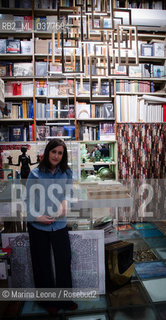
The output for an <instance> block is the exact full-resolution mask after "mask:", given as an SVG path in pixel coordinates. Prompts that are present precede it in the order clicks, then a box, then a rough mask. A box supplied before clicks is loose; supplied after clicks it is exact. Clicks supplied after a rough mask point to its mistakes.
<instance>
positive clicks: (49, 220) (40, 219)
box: [36, 214, 55, 224]
mask: <svg viewBox="0 0 166 320" xmlns="http://www.w3.org/2000/svg"><path fill="white" fill-rule="evenodd" d="M36 221H37V222H40V223H44V224H52V223H53V222H55V217H49V216H46V215H45V214H44V215H42V216H39V217H37V218H36Z"/></svg>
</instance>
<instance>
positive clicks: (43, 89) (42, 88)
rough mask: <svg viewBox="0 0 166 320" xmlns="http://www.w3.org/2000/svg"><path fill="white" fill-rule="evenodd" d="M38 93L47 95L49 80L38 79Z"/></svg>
mask: <svg viewBox="0 0 166 320" xmlns="http://www.w3.org/2000/svg"><path fill="white" fill-rule="evenodd" d="M36 95H38V96H46V95H47V81H46V80H39V81H36Z"/></svg>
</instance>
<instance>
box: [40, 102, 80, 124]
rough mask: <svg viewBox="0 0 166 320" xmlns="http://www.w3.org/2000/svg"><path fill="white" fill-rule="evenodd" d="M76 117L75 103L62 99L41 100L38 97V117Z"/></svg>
mask: <svg viewBox="0 0 166 320" xmlns="http://www.w3.org/2000/svg"><path fill="white" fill-rule="evenodd" d="M59 118H64V119H65V118H67V119H71V118H72V119H73V118H75V108H74V104H69V105H68V104H67V103H66V102H63V101H61V100H57V101H54V100H53V99H49V103H48V104H46V103H43V102H39V101H38V100H37V99H36V119H59Z"/></svg>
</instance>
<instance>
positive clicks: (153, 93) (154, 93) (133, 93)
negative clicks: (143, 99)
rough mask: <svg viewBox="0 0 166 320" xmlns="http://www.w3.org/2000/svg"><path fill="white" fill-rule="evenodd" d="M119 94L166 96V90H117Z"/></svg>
mask: <svg viewBox="0 0 166 320" xmlns="http://www.w3.org/2000/svg"><path fill="white" fill-rule="evenodd" d="M116 94H117V95H139V96H140V95H143V94H146V95H152V96H165V95H166V92H118V91H117V92H116Z"/></svg>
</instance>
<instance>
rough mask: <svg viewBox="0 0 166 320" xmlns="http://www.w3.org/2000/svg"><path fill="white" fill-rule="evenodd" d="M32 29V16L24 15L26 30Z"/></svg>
mask: <svg viewBox="0 0 166 320" xmlns="http://www.w3.org/2000/svg"><path fill="white" fill-rule="evenodd" d="M29 30H32V17H31V16H24V31H29Z"/></svg>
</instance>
